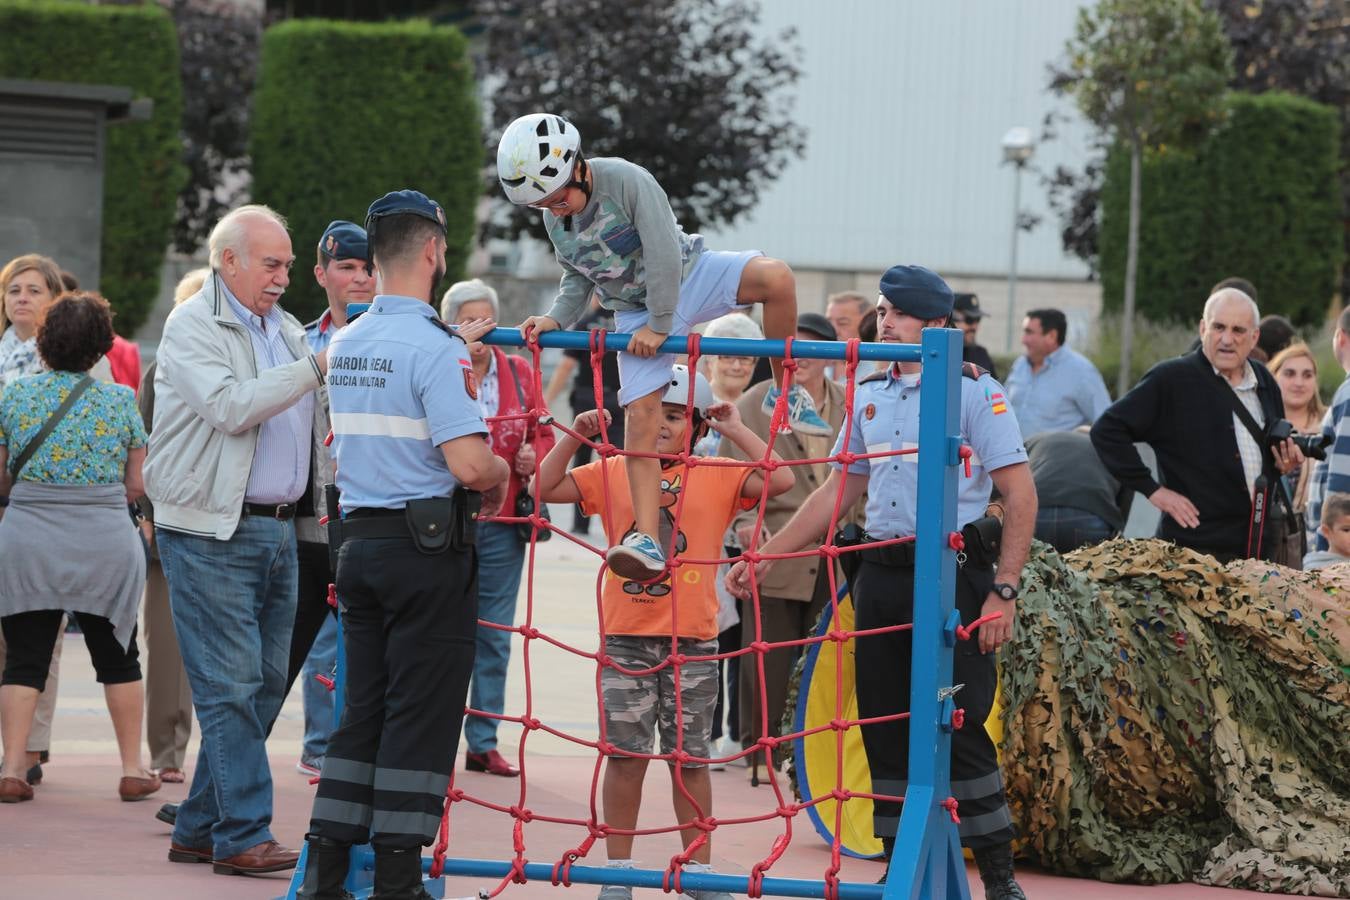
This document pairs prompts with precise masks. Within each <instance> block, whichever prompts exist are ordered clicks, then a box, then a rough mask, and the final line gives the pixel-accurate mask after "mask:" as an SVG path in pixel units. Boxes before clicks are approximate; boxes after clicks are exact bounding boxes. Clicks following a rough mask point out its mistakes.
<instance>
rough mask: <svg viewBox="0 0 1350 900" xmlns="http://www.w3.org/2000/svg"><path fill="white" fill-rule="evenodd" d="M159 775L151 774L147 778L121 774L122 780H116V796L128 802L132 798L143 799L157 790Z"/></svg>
mask: <svg viewBox="0 0 1350 900" xmlns="http://www.w3.org/2000/svg"><path fill="white" fill-rule="evenodd" d="M159 788H160V783H159V776H158V775H151V776H150V777H149V778H141V777H139V776H136V775H123V776H122V780H121V781H119V782H117V796H119V797H121V798H122V799H123V800H126V801H128V802H130V801H132V800H144V799H145V798H146V797H149V796H150V795H151V794H153V793H154V792H155V791H157V790H159Z"/></svg>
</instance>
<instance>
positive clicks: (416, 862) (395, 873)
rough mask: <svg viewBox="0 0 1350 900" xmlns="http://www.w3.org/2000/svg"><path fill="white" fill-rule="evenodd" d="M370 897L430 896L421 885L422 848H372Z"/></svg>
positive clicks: (428, 899) (413, 899) (409, 899)
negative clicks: (372, 881) (373, 863)
mask: <svg viewBox="0 0 1350 900" xmlns="http://www.w3.org/2000/svg"><path fill="white" fill-rule="evenodd" d="M370 900H433V898H432V896H431V895H430V894H428V893H427V891H426V888H424V887H422V848H421V847H413V848H411V849H408V850H390V849H381V848H379V847H376V848H375V890H374V891H373V892H372V893H371V895H370Z"/></svg>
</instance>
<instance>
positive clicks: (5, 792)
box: [0, 776, 33, 803]
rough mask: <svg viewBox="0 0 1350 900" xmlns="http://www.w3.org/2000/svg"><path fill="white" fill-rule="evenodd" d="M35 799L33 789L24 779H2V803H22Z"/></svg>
mask: <svg viewBox="0 0 1350 900" xmlns="http://www.w3.org/2000/svg"><path fill="white" fill-rule="evenodd" d="M32 799H33V788H32V787H31V786H29V784H28V782H26V781H24V780H23V779H22V778H10V777H8V776H6V777H4V778H0V803H22V802H24V801H25V800H32Z"/></svg>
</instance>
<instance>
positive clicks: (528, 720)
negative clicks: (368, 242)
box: [520, 716, 544, 731]
mask: <svg viewBox="0 0 1350 900" xmlns="http://www.w3.org/2000/svg"><path fill="white" fill-rule="evenodd" d="M520 724H521V725H523V726H524V727H525V730H526V731H538V730H539V729H540V728H543V727H544V725H543V723H542V722H540V721H539V720H538V719H536V718H535V717H534V716H521V717H520Z"/></svg>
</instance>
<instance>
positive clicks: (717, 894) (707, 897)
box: [680, 891, 736, 900]
mask: <svg viewBox="0 0 1350 900" xmlns="http://www.w3.org/2000/svg"><path fill="white" fill-rule="evenodd" d="M680 896H681V897H687V898H688V900H736V898H735V897H733V896H732V895H731V894H728V893H727V892H726V891H685V892H684V893H683V894H681V895H680Z"/></svg>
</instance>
